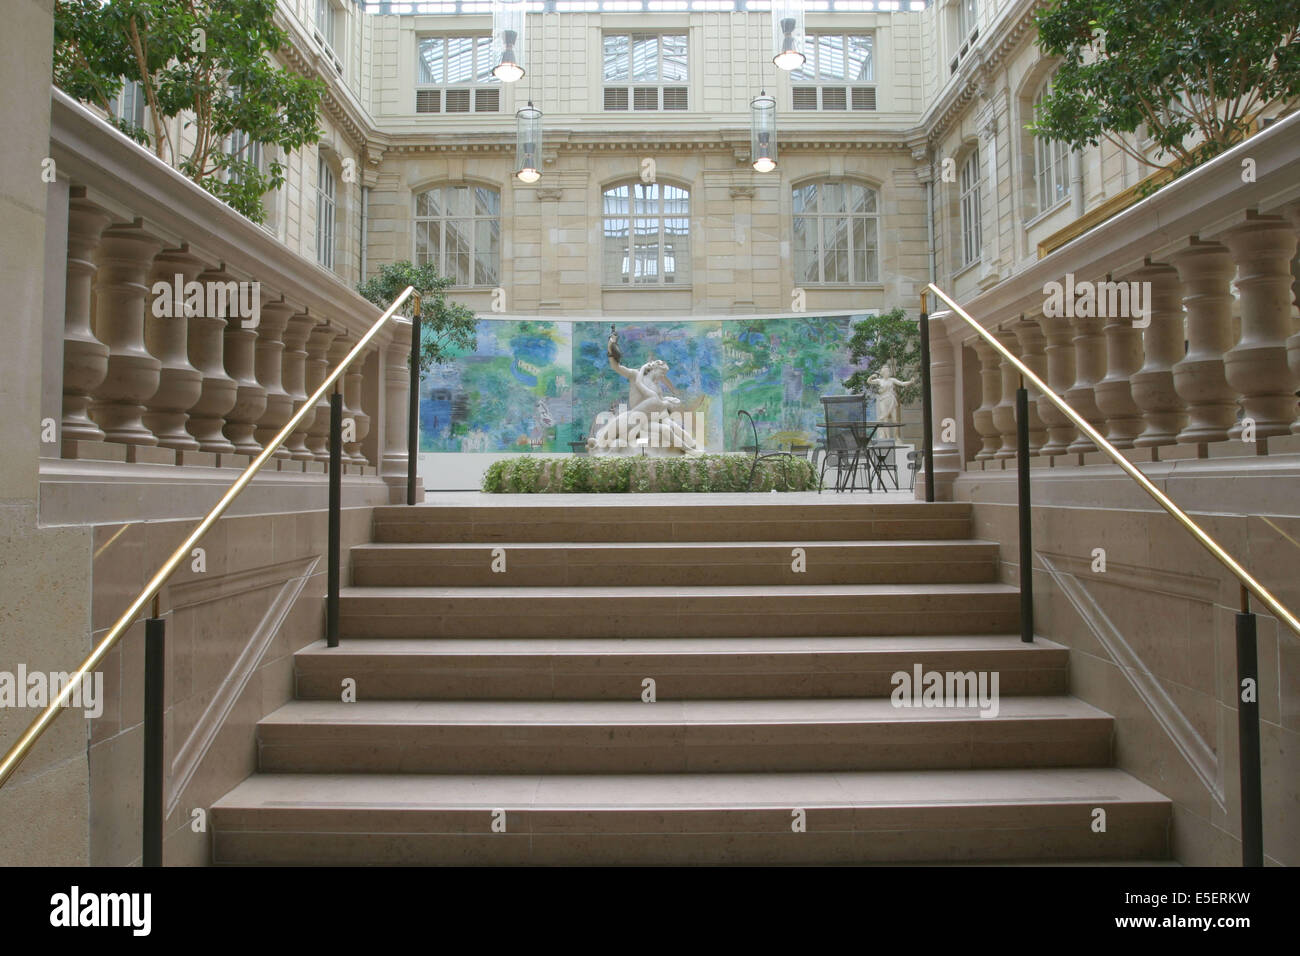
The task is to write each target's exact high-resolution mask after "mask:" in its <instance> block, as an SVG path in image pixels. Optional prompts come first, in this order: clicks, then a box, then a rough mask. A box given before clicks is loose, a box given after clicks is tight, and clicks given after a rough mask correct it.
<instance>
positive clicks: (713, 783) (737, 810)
mask: <svg viewBox="0 0 1300 956" xmlns="http://www.w3.org/2000/svg"><path fill="white" fill-rule="evenodd" d="M1097 809H1102V810H1104V811H1105V812H1106V828H1105V830H1104V832H1096V831H1094V828H1093V823H1094V819H1095V811H1096V810H1097ZM799 810H802V811H803V813H802V820H803V824H804V827H805V832H795V829H794V827H795V825H796V824H798V822H799V820H800V815H799V814H798V813H797V811H799ZM494 811H499V812H494ZM1170 817H1171V803H1170V801H1169V800H1168V799H1167V798H1166V797H1164V796H1162V795H1161V794H1159V793H1157V792H1156V791H1155V790H1152V789H1151V788H1150V787H1148V786H1146V785H1145V784H1142V783H1141V782H1139V781H1138V780H1136V779H1134V778H1133V777H1131V776H1129V775H1128V774H1126V773H1123V772H1121V771H1118V770H1113V769H1093V768H1087V769H1072V770H1061V769H1034V770H960V771H953V770H945V771H920V772H918V771H913V772H897V771H881V772H873V773H811V774H810V773H795V774H782V773H760V774H744V773H742V774H704V773H699V774H664V775H657V774H636V775H609V776H570V775H560V774H554V775H552V774H546V775H533V774H518V775H508V776H474V775H458V776H443V775H414V774H412V775H400V774H399V775H380V774H374V775H371V774H347V775H311V776H303V775H298V774H258V775H255V776H253V777H250V778H249V779H248V780H246V781H244V782H243V783H242V784H240V785H239V786H238V787H236V788H235V789H234V790H232V791H231V792H230V793H228V794H226V795H225V796H224V797H222V798H221V799H220V800H218V801H217V802H216V803H215V804H214V805H213V807H212V824H213V831H214V832H213V858H214V862H216V863H219V864H240V865H250V864H272V865H275V864H278V865H330V864H333V865H347V864H353V865H361V864H371V865H402V864H406V865H420V864H425V865H430V864H460V865H466V864H477V865H492V864H496V865H510V864H552V865H561V864H568V865H581V864H586V865H602V864H603V865H638V864H641V865H647V864H679V865H686V864H777V863H785V864H827V863H917V862H948V863H954V862H975V861H980V862H997V861H1017V862H1021V861H1045V862H1050V861H1059V860H1062V859H1071V860H1089V861H1098V860H1106V861H1121V860H1163V859H1167V858H1168V856H1169V826H1170ZM494 821H496V825H497V829H498V830H500V828H501V827H502V826H504V832H494V831H493V823H494Z"/></svg>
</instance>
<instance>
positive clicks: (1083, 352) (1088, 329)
mask: <svg viewBox="0 0 1300 956" xmlns="http://www.w3.org/2000/svg"><path fill="white" fill-rule="evenodd" d="M1101 326H1102V320H1101V319H1099V318H1097V317H1095V316H1081V317H1075V318H1074V319H1072V320H1071V327H1072V328H1073V331H1074V339H1073V342H1074V384H1073V385H1071V386H1070V387H1069V388H1068V389H1066V391H1065V401H1066V404H1068V405H1069V406H1070V407H1071V408H1073V409H1074V410H1075V411H1076V412H1078V413H1079V415H1080V416H1081V417H1082V418H1083V420H1084V421H1086V422H1087V423H1088V424H1089V425H1091V426H1092V427H1093V428H1095V429H1097V431H1099V432H1101V433H1103V434H1105V432H1106V424H1105V418H1104V416H1103V415H1102V413H1101V409H1100V408H1098V407H1097V391H1096V388H1097V383H1098V382H1100V381H1101V380H1102V378H1103V377H1104V376H1105V375H1106V343H1105V340H1104V339H1103V338H1102V336H1101ZM1096 450H1097V446H1096V445H1095V444H1093V441H1092V439H1091V438H1089V437H1088V436H1087V435H1085V434H1084V433H1083V432H1081V431H1080V432H1078V433H1077V434H1076V435H1075V438H1074V441H1072V442H1071V443H1070V447H1069V448H1067V449H1066V451H1069V452H1074V453H1078V454H1084V453H1086V452H1090V451H1096Z"/></svg>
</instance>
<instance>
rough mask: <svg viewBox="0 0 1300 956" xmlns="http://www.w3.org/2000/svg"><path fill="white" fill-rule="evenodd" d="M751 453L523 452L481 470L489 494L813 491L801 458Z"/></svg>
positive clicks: (814, 484) (814, 486) (812, 481)
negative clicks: (752, 472) (556, 455)
mask: <svg viewBox="0 0 1300 956" xmlns="http://www.w3.org/2000/svg"><path fill="white" fill-rule="evenodd" d="M753 467H754V459H753V458H752V457H750V456H748V455H700V456H693V457H689V458H688V457H685V456H681V457H672V458H667V457H664V458H659V457H648V456H639V455H608V456H591V455H575V456H573V457H571V458H542V457H540V456H538V455H520V456H519V457H517V458H506V459H502V460H500V461H494V462H493V463H492V464H491V465H489V466H488V467H487V470H486V471H484V473H483V483H482V488H483V490H484V491H485V492H487V493H488V494H538V493H555V492H564V493H567V494H591V493H598V494H627V493H630V492H650V491H661V492H689V493H698V494H705V493H708V492H712V491H773V490H775V491H815V490H816V489H817V473H816V472H815V471H814V470H813V467H812V465H811V463H809V462H808V461H807V460H806V459H803V458H786V457H784V456H783V457H780V458H769V459H765V460H763V461H761V462H759V466H758V472H757V474H755V475H754V483H753V487H752V488H751V487H748V484H749V475H750V470H751V469H752V468H753Z"/></svg>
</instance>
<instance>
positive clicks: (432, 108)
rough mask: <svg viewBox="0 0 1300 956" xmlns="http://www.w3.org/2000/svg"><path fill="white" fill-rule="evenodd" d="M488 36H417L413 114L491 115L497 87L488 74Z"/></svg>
mask: <svg viewBox="0 0 1300 956" xmlns="http://www.w3.org/2000/svg"><path fill="white" fill-rule="evenodd" d="M493 66H494V64H493V62H492V37H491V36H489V35H487V34H483V35H481V36H439V37H421V38H420V45H419V57H418V59H417V62H416V77H415V81H416V85H417V88H416V91H415V111H416V112H417V113H495V112H498V111H499V110H500V109H501V84H500V81H499V80H497V78H496V77H495V76H493V75H492V67H493Z"/></svg>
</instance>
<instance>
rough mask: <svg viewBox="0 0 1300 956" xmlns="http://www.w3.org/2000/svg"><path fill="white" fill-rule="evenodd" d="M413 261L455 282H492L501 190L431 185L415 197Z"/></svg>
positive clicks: (497, 256)
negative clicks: (429, 265) (428, 266)
mask: <svg viewBox="0 0 1300 956" xmlns="http://www.w3.org/2000/svg"><path fill="white" fill-rule="evenodd" d="M415 263H416V265H421V266H423V265H428V264H430V263H432V264H433V266H434V268H436V269H437V270H438V274H439V275H443V276H450V277H451V278H452V279H453V280H454V281H455V283H456V285H460V286H495V285H496V284H497V281H498V279H497V276H498V275H499V273H500V263H501V194H500V193H499V192H497V191H496V190H495V189H488V188H486V187H484V186H435V187H434V188H433V189H429V190H426V191H425V192H422V193H420V194H418V195H417V196H416V197H415Z"/></svg>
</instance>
